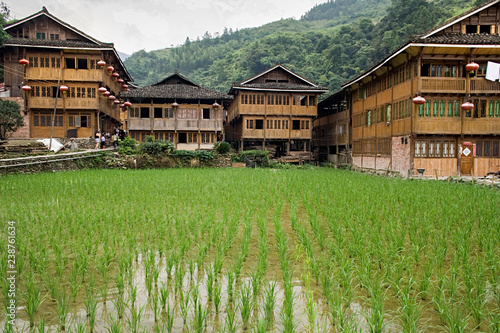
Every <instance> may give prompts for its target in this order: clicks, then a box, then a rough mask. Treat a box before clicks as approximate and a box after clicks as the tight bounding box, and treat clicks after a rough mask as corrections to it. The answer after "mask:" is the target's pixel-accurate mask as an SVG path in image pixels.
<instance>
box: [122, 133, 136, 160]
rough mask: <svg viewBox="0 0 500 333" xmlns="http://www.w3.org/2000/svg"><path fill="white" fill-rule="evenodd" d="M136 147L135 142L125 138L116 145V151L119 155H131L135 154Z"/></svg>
mask: <svg viewBox="0 0 500 333" xmlns="http://www.w3.org/2000/svg"><path fill="white" fill-rule="evenodd" d="M136 145H137V141H136V140H135V139H133V138H131V137H129V136H127V137H125V139H123V140H122V141H120V143H119V144H118V151H119V152H120V154H124V155H132V154H135V152H136Z"/></svg>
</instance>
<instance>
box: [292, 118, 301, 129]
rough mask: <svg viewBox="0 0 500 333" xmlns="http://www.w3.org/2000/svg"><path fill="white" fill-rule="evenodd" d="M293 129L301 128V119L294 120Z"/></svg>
mask: <svg viewBox="0 0 500 333" xmlns="http://www.w3.org/2000/svg"><path fill="white" fill-rule="evenodd" d="M292 129H293V130H300V120H292Z"/></svg>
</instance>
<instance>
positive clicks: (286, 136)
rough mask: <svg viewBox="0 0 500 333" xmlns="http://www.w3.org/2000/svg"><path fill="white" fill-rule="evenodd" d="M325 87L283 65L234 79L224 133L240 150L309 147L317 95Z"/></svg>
mask: <svg viewBox="0 0 500 333" xmlns="http://www.w3.org/2000/svg"><path fill="white" fill-rule="evenodd" d="M327 91H328V89H327V88H325V87H320V86H318V85H317V84H314V83H312V82H311V81H309V80H306V79H305V78H303V77H300V76H299V75H297V74H295V73H294V72H292V71H291V70H289V69H287V68H285V67H284V66H282V65H276V66H274V67H272V68H270V69H268V70H266V71H264V72H262V73H260V74H258V75H256V76H254V77H252V78H250V79H248V80H246V81H243V82H241V83H235V84H233V86H232V88H231V90H230V92H229V94H231V95H233V96H234V100H233V102H232V103H231V105H230V106H229V110H228V119H227V120H228V122H227V124H226V137H227V139H228V141H232V142H235V143H236V144H237V147H238V149H240V150H243V149H249V148H250V149H255V148H257V149H267V148H270V146H272V147H274V148H275V149H276V152H277V154H279V155H281V154H285V153H288V152H290V151H310V149H311V140H312V121H313V119H314V118H315V117H316V116H317V114H318V96H319V95H320V94H322V93H324V92H327Z"/></svg>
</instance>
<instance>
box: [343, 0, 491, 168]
mask: <svg viewBox="0 0 500 333" xmlns="http://www.w3.org/2000/svg"><path fill="white" fill-rule="evenodd" d="M499 31H500V1H498V0H496V1H490V2H488V3H486V4H484V5H482V6H480V7H478V8H475V9H473V10H470V11H468V12H466V13H464V14H462V15H460V16H458V17H455V18H453V19H451V20H450V21H448V22H446V23H444V24H443V25H441V26H439V27H437V28H435V29H433V30H432V31H430V32H428V33H426V34H424V35H421V36H417V37H414V38H412V39H411V40H409V41H408V42H407V43H406V44H404V45H403V46H401V47H400V48H398V49H397V50H395V51H394V52H392V53H391V54H389V55H388V56H386V57H385V58H384V59H382V60H381V61H380V62H379V63H377V64H376V65H375V66H373V67H371V68H370V69H369V70H367V71H366V72H364V73H362V74H361V75H359V76H357V77H355V78H354V79H352V80H350V81H349V82H347V83H345V84H344V85H343V86H342V88H343V89H345V90H346V91H347V92H348V94H349V95H350V102H349V108H350V110H349V112H350V113H351V117H352V158H353V163H354V165H356V166H359V167H363V168H373V169H379V170H392V171H397V172H400V173H401V174H403V175H416V174H417V170H420V171H424V170H425V171H424V172H425V173H424V175H426V176H433V177H434V176H439V177H441V176H453V175H457V174H461V175H476V176H484V175H485V174H487V173H488V172H493V171H498V170H499V169H500V156H499V153H500V151H499V143H500V96H499V95H498V93H499V91H500V83H499V82H498V76H499V75H500V74H499V67H498V66H499V65H498V64H499V63H500V48H499V47H498V45H499V44H500V35H499ZM476 64H478V65H479V66H477V65H476ZM475 66H477V69H476V68H475ZM471 69H473V70H471ZM417 96H420V97H423V99H421V103H423V104H415V103H413V102H412V101H413V99H414V98H415V97H417ZM416 102H418V101H416ZM466 103H468V104H466ZM469 103H470V104H469ZM469 108H472V110H469Z"/></svg>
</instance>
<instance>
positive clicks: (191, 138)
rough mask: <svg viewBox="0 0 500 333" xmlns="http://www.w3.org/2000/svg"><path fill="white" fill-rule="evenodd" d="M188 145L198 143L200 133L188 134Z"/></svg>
mask: <svg viewBox="0 0 500 333" xmlns="http://www.w3.org/2000/svg"><path fill="white" fill-rule="evenodd" d="M188 143H198V133H188Z"/></svg>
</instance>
